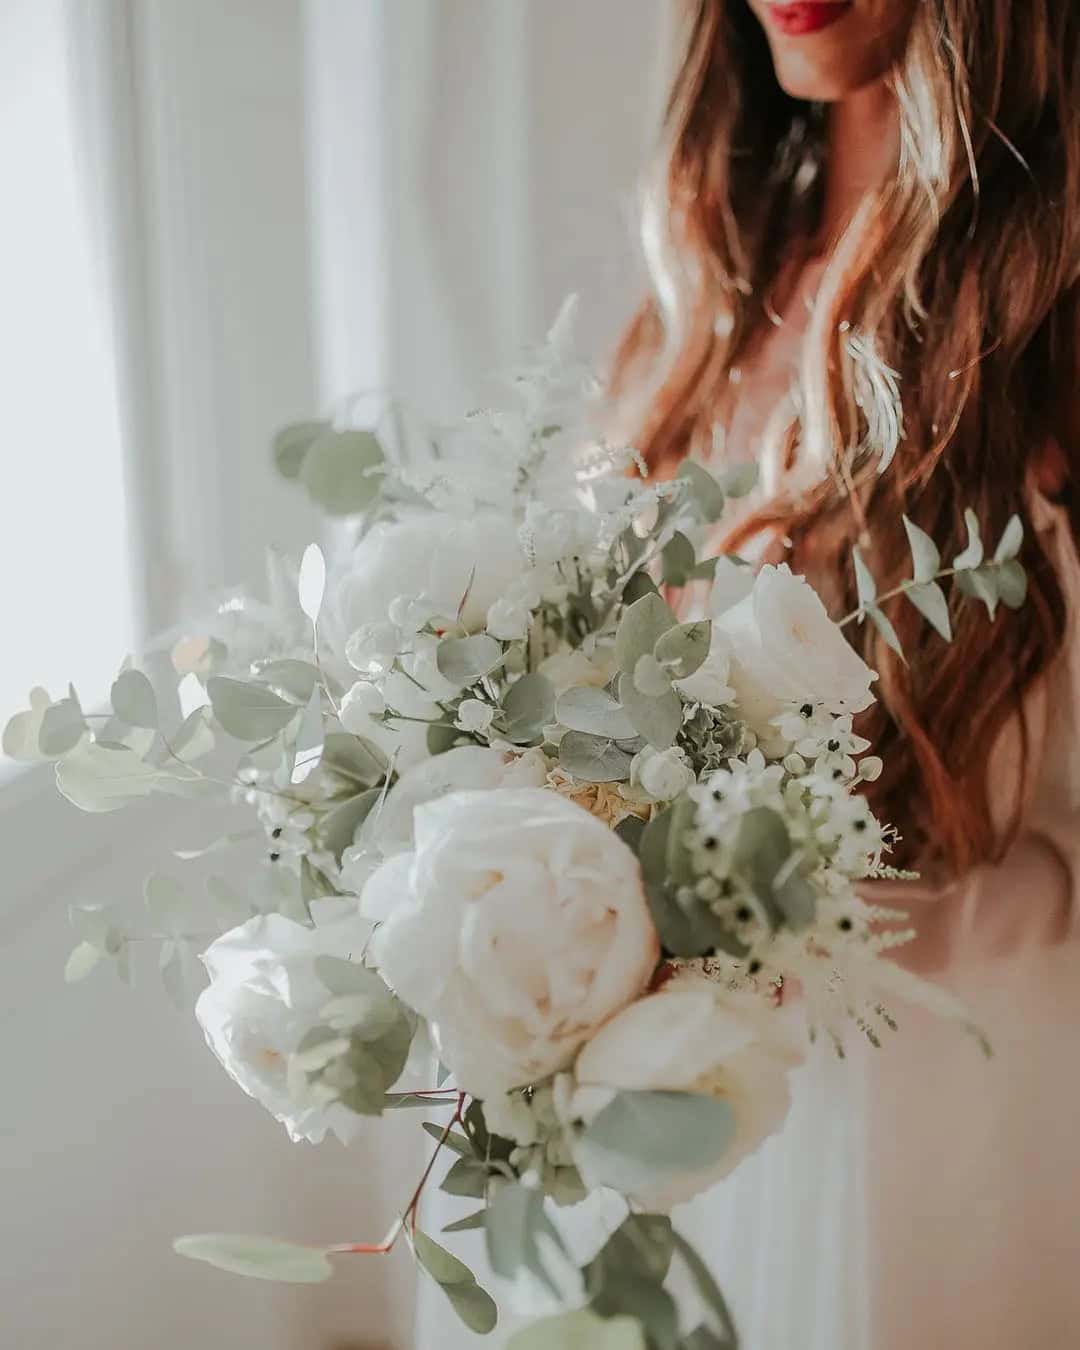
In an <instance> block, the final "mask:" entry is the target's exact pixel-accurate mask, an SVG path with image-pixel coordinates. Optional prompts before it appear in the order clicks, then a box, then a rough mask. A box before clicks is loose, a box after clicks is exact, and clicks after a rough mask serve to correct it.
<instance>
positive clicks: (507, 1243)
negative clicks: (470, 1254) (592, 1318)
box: [484, 1182, 566, 1298]
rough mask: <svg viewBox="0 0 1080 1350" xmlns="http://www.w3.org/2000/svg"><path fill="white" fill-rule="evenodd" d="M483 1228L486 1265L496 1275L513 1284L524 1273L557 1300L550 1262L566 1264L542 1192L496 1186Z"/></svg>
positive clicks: (516, 1185) (557, 1234)
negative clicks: (559, 1260) (554, 1260)
mask: <svg viewBox="0 0 1080 1350" xmlns="http://www.w3.org/2000/svg"><path fill="white" fill-rule="evenodd" d="M484 1228H485V1236H486V1244H487V1257H488V1263H489V1265H490V1266H491V1269H492V1270H493V1271H494V1272H495V1274H496V1275H501V1276H502V1277H503V1278H504V1279H507V1280H513V1279H514V1278H515V1276H516V1275H517V1274H518V1272H519V1271H520V1270H527V1271H529V1272H530V1273H531V1274H533V1275H535V1276H536V1278H537V1279H538V1280H540V1281H541V1283H542V1284H544V1285H545V1286H546V1288H547V1289H549V1290H550V1292H551V1293H552V1294H554V1295H555V1297H556V1298H558V1297H559V1295H560V1289H559V1284H558V1282H557V1280H556V1279H555V1275H554V1273H553V1271H552V1260H553V1258H554V1259H556V1260H557V1259H558V1258H559V1257H562V1258H563V1263H564V1264H565V1262H566V1247H565V1245H564V1243H563V1240H562V1238H561V1237H560V1235H559V1231H558V1229H557V1228H556V1227H555V1225H554V1224H553V1223H552V1222H551V1220H550V1219H549V1218H548V1214H547V1210H546V1209H545V1208H544V1195H543V1192H542V1191H540V1190H538V1189H535V1188H533V1187H528V1186H521V1185H518V1184H517V1183H515V1182H509V1183H507V1184H506V1185H502V1186H499V1187H498V1189H497V1190H496V1191H495V1194H494V1195H493V1196H492V1198H491V1200H490V1201H489V1203H488V1210H487V1218H486V1220H485V1224H484Z"/></svg>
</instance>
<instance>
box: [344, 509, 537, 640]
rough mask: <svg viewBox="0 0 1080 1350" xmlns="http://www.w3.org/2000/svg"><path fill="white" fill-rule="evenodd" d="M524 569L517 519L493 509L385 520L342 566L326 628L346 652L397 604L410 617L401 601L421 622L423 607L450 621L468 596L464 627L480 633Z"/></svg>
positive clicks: (396, 608) (397, 611)
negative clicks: (467, 514)
mask: <svg viewBox="0 0 1080 1350" xmlns="http://www.w3.org/2000/svg"><path fill="white" fill-rule="evenodd" d="M524 570H525V559H524V557H523V555H522V552H521V546H520V544H519V543H518V537H517V531H516V529H515V527H514V523H513V521H512V520H510V519H509V518H504V517H502V516H500V515H497V514H496V513H494V512H480V513H478V514H477V515H475V516H473V517H472V518H471V519H468V520H464V519H462V518H460V517H456V516H450V515H443V514H440V513H438V512H434V511H433V512H430V513H421V512H417V513H416V514H415V515H410V516H406V517H405V518H404V519H402V520H397V521H384V522H382V523H380V524H378V525H375V526H374V527H373V528H372V529H371V530H369V531H368V533H367V534H366V535H364V537H363V538H362V539H361V540H360V542H359V543H358V544H357V546H356V548H355V549H354V550H353V551H352V553H351V555H350V556H349V557H348V558H347V559H346V561H345V563H344V564H343V566H342V567H340V568H339V569H337V575H336V577H335V578H334V579H333V581H332V583H331V585H330V587H329V591H328V599H327V607H326V608H327V613H326V615H325V616H324V619H323V626H324V629H326V631H327V635H328V637H330V638H331V640H332V641H336V642H337V643H339V644H340V649H341V650H342V651H343V650H344V646H345V643H346V642H347V640H348V639H349V638H350V637H351V636H352V635H353V634H354V633H355V632H357V630H358V629H361V628H363V627H364V626H365V625H373V624H380V623H383V622H384V621H386V620H387V618H388V617H389V615H390V610H391V606H392V605H393V606H394V613H395V615H396V616H397V617H398V618H399V619H401V618H408V617H409V615H406V614H404V613H403V612H402V604H401V603H400V599H401V598H402V597H403V598H404V600H405V601H407V602H409V609H410V613H411V612H412V611H416V615H414V617H416V616H417V615H419V612H420V610H421V609H424V610H426V612H427V613H428V614H430V615H432V616H437V617H439V618H442V619H446V620H451V619H453V618H455V617H456V615H457V612H458V609H459V607H460V606H461V602H462V600H463V599H464V600H465V606H464V609H463V610H462V614H461V620H462V623H463V624H464V626H465V628H466V629H467V630H468V631H469V632H479V631H480V630H481V629H482V628H483V626H484V620H485V618H486V616H487V612H488V610H489V608H490V607H491V606H492V605H493V604H494V603H495V601H496V600H497V599H498V598H499V596H500V595H503V594H505V593H506V591H507V590H508V589H509V587H510V586H511V585H512V583H513V582H515V581H516V580H517V579H518V578H519V577H520V576H521V574H522V573H523V572H524ZM470 583H471V584H470ZM466 593H468V594H467V598H466ZM395 601H399V603H398V604H394V602H395Z"/></svg>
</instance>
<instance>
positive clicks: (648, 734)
mask: <svg viewBox="0 0 1080 1350" xmlns="http://www.w3.org/2000/svg"><path fill="white" fill-rule="evenodd" d="M619 701H620V702H621V703H622V705H623V709H624V710H625V712H626V715H627V716H628V717H629V718H630V721H631V722H632V723H633V725H634V730H635V731H637V733H638V735H640V736H644V737H645V739H646V740H647V741H648V742H649V744H650V745H651V746H653V747H654V748H655V749H657V750H668V749H670V747H671V746H673V745H674V744H675V738H676V737H677V736H678V734H679V732H680V731H681V730H682V721H683V703H682V699H681V698H680V697H679V695H678V694H677V693H676V692H675V690H674V689H669V690H668V692H667V693H666V694H662V695H661V696H660V697H659V698H653V697H651V696H650V695H648V694H642V693H640V692H639V690H638V688H637V686H636V684H635V683H634V679H633V677H632V676H631V675H621V676H620V677H619Z"/></svg>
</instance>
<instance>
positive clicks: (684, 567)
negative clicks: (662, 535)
mask: <svg viewBox="0 0 1080 1350" xmlns="http://www.w3.org/2000/svg"><path fill="white" fill-rule="evenodd" d="M661 560H662V563H663V577H664V585H665V586H685V585H686V583H687V581H688V580H689V578H690V574H691V573H692V572H693V570H694V568H695V566H696V565H697V554H696V553H695V551H694V546H693V544H692V543H691V542H690V540H689V539H687V537H686V535H685V534H682V533H681V532H680V531H678V530H676V531H675V533H674V534H673V535H672V536H671V538H670V539H669V540H668V542H667V544H666V545H665V546H664V549H663V552H662V553H661Z"/></svg>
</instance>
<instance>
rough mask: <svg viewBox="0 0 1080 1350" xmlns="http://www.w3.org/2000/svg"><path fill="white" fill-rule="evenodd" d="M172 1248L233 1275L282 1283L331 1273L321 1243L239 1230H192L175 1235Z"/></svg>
mask: <svg viewBox="0 0 1080 1350" xmlns="http://www.w3.org/2000/svg"><path fill="white" fill-rule="evenodd" d="M173 1251H175V1252H176V1253H177V1255H178V1256H187V1257H189V1258H190V1259H191V1260H193V1261H205V1262H206V1263H207V1264H208V1265H211V1266H216V1267H217V1268H218V1270H227V1271H229V1272H230V1273H231V1274H233V1275H249V1276H251V1277H252V1278H253V1279H256V1280H278V1281H281V1282H282V1283H285V1284H320V1283H322V1281H323V1280H328V1279H329V1278H330V1276H331V1275H332V1274H333V1273H334V1268H333V1266H332V1265H331V1264H330V1261H329V1260H328V1258H327V1249H326V1248H325V1247H302V1246H299V1245H298V1244H297V1243H295V1242H278V1241H276V1240H275V1239H274V1238H264V1237H249V1236H247V1235H245V1234H242V1233H194V1234H192V1235H190V1236H189V1237H180V1238H177V1239H176V1241H175V1242H174V1243H173Z"/></svg>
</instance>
